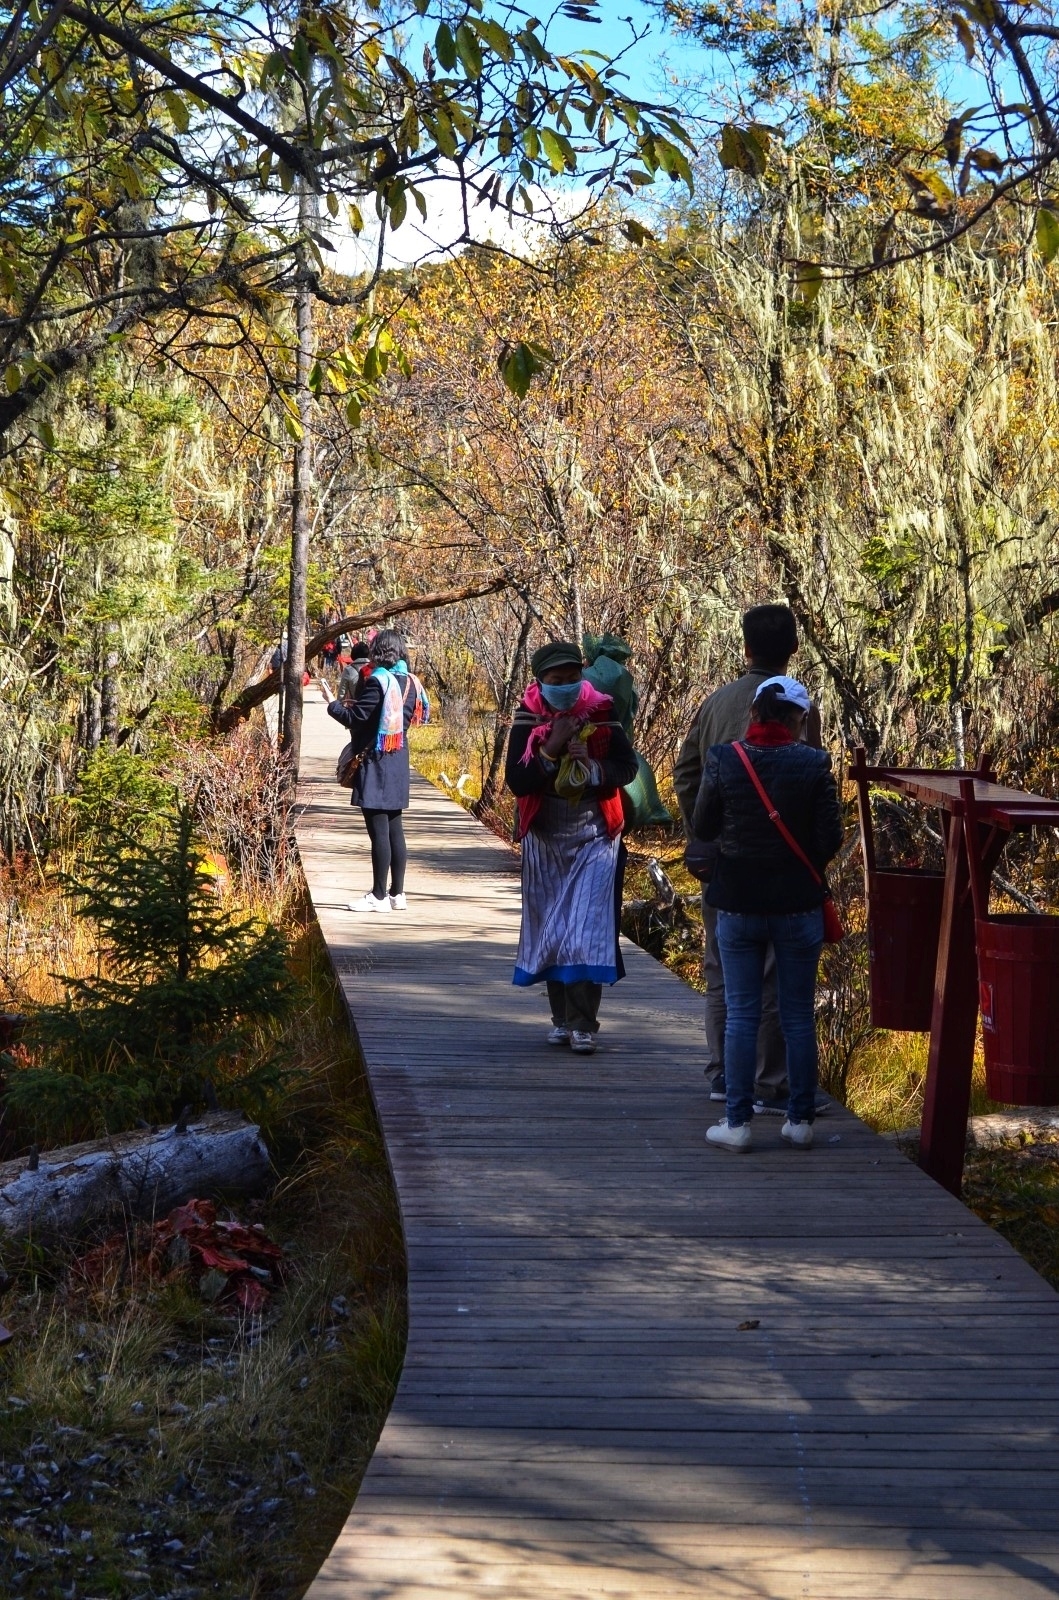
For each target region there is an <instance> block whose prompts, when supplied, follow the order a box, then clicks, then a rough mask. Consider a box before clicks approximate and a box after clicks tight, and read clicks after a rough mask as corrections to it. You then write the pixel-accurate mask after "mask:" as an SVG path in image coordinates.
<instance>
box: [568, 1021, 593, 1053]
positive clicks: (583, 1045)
mask: <svg viewBox="0 0 1059 1600" xmlns="http://www.w3.org/2000/svg"><path fill="white" fill-rule="evenodd" d="M570 1049H571V1050H572V1051H573V1052H574V1054H575V1055H577V1056H592V1055H595V1053H596V1036H595V1034H594V1033H579V1032H578V1031H577V1029H576V1028H575V1029H574V1031H573V1033H572V1034H571V1035H570Z"/></svg>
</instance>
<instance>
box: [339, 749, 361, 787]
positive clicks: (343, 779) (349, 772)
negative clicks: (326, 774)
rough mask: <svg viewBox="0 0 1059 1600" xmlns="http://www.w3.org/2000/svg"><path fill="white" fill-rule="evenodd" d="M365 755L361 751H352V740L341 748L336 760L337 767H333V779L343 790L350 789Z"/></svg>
mask: <svg viewBox="0 0 1059 1600" xmlns="http://www.w3.org/2000/svg"><path fill="white" fill-rule="evenodd" d="M365 754H366V752H365V751H363V750H354V748H353V742H352V740H350V742H349V744H347V745H345V746H344V747H343V750H342V754H341V755H340V756H339V758H338V765H337V766H336V767H335V777H336V778H337V779H338V781H339V783H340V784H341V785H342V787H343V789H352V787H353V781H354V779H355V778H356V776H357V773H358V772H359V770H360V764H361V762H362V761H363V760H364V756H365Z"/></svg>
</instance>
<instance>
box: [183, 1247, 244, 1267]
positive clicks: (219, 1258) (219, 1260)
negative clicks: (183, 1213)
mask: <svg viewBox="0 0 1059 1600" xmlns="http://www.w3.org/2000/svg"><path fill="white" fill-rule="evenodd" d="M189 1243H190V1245H191V1249H192V1250H193V1251H194V1253H195V1255H197V1256H198V1258H199V1260H200V1261H201V1262H202V1265H203V1266H204V1267H213V1268H214V1269H215V1270H216V1271H217V1272H245V1271H246V1270H247V1267H248V1265H249V1263H248V1262H246V1261H244V1260H243V1258H242V1256H233V1255H226V1254H225V1253H224V1251H223V1250H215V1249H214V1248H213V1246H212V1245H208V1244H205V1243H203V1242H201V1241H200V1240H198V1239H192V1240H189Z"/></svg>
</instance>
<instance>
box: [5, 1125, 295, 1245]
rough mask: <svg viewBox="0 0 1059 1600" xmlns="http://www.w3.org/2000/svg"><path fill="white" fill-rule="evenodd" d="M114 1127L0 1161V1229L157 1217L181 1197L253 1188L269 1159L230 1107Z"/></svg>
mask: <svg viewBox="0 0 1059 1600" xmlns="http://www.w3.org/2000/svg"><path fill="white" fill-rule="evenodd" d="M178 1128H179V1124H177V1126H176V1127H172V1128H164V1129H161V1130H159V1131H144V1132H143V1133H121V1134H116V1135H114V1137H113V1138H110V1139H98V1140H94V1141H92V1142H91V1143H89V1144H74V1145H67V1146H66V1147H65V1148H64V1149H61V1150H50V1151H47V1152H46V1153H44V1154H42V1155H41V1156H40V1157H39V1158H37V1160H36V1161H35V1162H34V1160H33V1158H32V1157H30V1158H29V1159H28V1160H27V1158H26V1157H25V1156H22V1157H20V1158H19V1160H17V1161H5V1162H3V1163H2V1164H0V1230H2V1231H3V1232H6V1233H7V1234H8V1235H9V1236H12V1237H16V1238H24V1237H25V1236H26V1235H27V1234H35V1235H38V1236H39V1235H45V1236H66V1235H68V1234H70V1233H74V1232H76V1231H77V1230H78V1229H79V1228H81V1227H83V1226H84V1225H85V1224H86V1223H88V1222H93V1221H98V1220H100V1219H103V1218H106V1217H109V1216H112V1215H118V1214H121V1213H125V1214H131V1215H132V1216H135V1217H153V1216H158V1215H164V1214H165V1212H167V1211H171V1210H172V1208H173V1207H174V1206H177V1205H181V1204H183V1202H184V1201H185V1200H190V1199H193V1198H196V1197H199V1196H203V1195H209V1194H216V1193H218V1192H221V1193H225V1194H256V1193H259V1192H260V1191H261V1190H262V1189H264V1188H265V1186H266V1185H267V1183H268V1179H269V1173H270V1171H271V1163H270V1161H269V1155H268V1150H267V1149H266V1147H265V1142H264V1140H263V1139H262V1137H261V1132H260V1129H258V1128H257V1127H255V1126H254V1124H253V1123H252V1122H245V1121H244V1120H243V1118H242V1116H241V1115H240V1114H239V1113H238V1112H235V1111H219V1112H212V1113H210V1114H209V1115H207V1116H204V1117H200V1118H198V1120H197V1121H195V1122H193V1123H190V1124H189V1126H188V1127H187V1129H186V1131H185V1132H182V1133H181V1132H178V1131H177V1129H178Z"/></svg>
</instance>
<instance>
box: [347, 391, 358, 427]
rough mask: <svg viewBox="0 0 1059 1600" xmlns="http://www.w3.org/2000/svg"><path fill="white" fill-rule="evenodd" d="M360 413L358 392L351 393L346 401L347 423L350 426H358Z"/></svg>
mask: <svg viewBox="0 0 1059 1600" xmlns="http://www.w3.org/2000/svg"><path fill="white" fill-rule="evenodd" d="M360 413H361V405H360V396H359V394H351V395H350V397H349V399H348V400H347V401H346V421H347V422H348V423H349V425H350V427H351V428H359V427H360Z"/></svg>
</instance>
